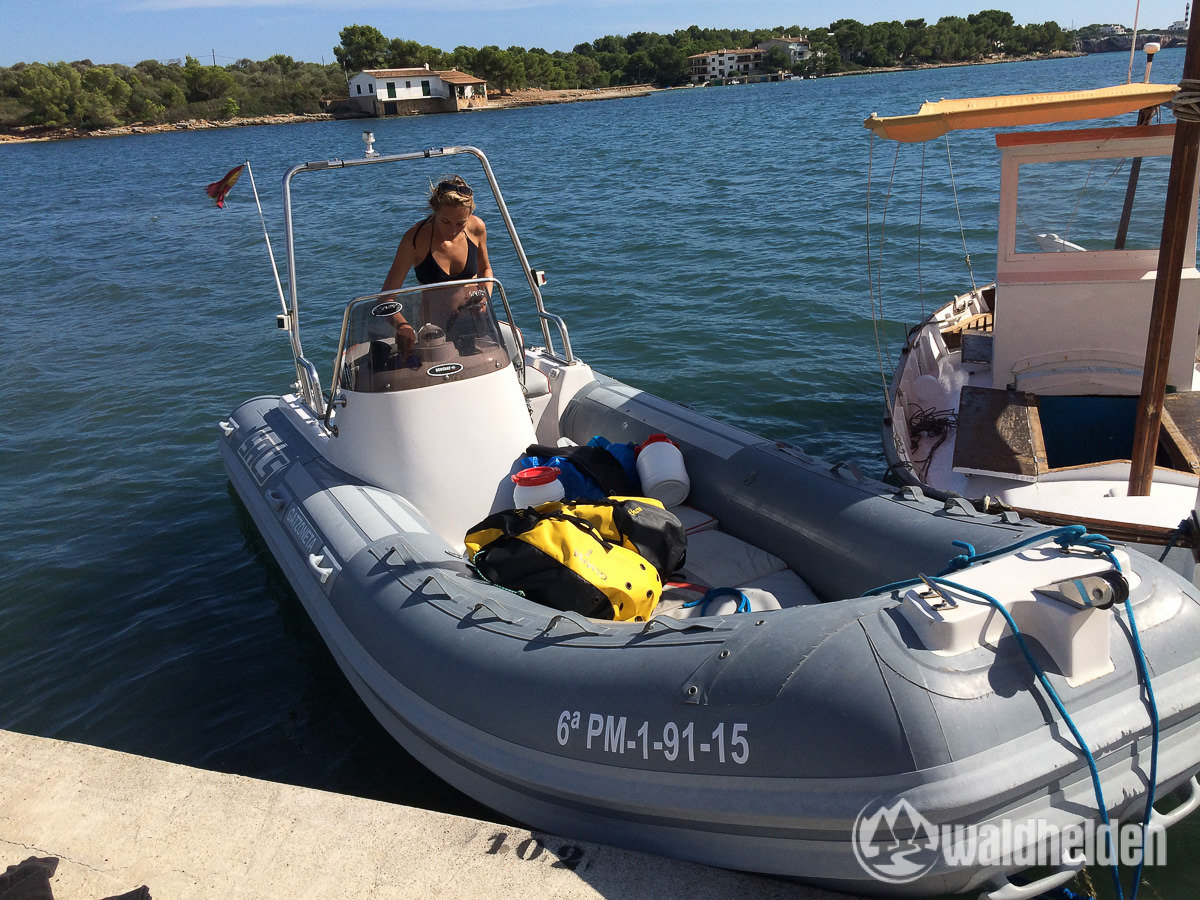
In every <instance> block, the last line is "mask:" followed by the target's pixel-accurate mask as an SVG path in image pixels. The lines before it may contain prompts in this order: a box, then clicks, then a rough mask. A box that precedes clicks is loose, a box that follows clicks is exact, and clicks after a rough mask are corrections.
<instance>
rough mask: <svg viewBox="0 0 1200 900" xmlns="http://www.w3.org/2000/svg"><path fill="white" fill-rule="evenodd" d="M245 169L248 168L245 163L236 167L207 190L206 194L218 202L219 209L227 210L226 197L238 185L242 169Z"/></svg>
mask: <svg viewBox="0 0 1200 900" xmlns="http://www.w3.org/2000/svg"><path fill="white" fill-rule="evenodd" d="M244 168H246V164H245V163H242V164H241V165H240V166H234V167H233V168H232V169H230V170H229V171H228V172H226V173H225V177H224V178H222V179H221V180H220V181H214V182H213V183H212V184H210V185H209V186H208V187H207V188H205V193H207V194H208V196H210V197H212V198H213V199H214V200H215V201H217V208H218V209H224V208H225V195H226V194H228V193H229V189H230V188H231V187H233V186H234V185H235V184H237V180H238V178H239V177H241V174H242V169H244Z"/></svg>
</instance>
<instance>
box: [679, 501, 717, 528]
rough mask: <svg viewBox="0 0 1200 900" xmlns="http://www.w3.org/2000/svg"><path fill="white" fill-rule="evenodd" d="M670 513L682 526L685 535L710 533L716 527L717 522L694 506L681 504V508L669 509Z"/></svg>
mask: <svg viewBox="0 0 1200 900" xmlns="http://www.w3.org/2000/svg"><path fill="white" fill-rule="evenodd" d="M671 512H673V513H675V515H676V516H677V517H678V518H679V521H680V523H682V525H683V530H684V531H685V532H687V534H689V535H692V534H696V533H697V532H699V531H711V530H712V529H715V528H716V527H717V520H716V519H715V518H714V517H713V516H710V515H709V514H708V513H706V512H704V511H702V510H699V509H696V508H695V507H694V506H688V505H687V504H683V505H681V506H673V507H671Z"/></svg>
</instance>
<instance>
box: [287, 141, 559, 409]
mask: <svg viewBox="0 0 1200 900" xmlns="http://www.w3.org/2000/svg"><path fill="white" fill-rule="evenodd" d="M458 154H468V155H471V156H474V157H475V158H476V159H477V160H478V161H479V163H480V165H481V166H482V167H483V173H484V176H485V177H486V178H487V182H488V186H489V187H490V188H491V191H492V196H493V198H494V199H495V201H496V208H497V210H498V211H499V213H500V218H501V219H502V220H503V221H504V226H505V228H506V230H507V231H508V235H509V239H510V240H511V241H512V245H513V249H514V251H516V254H517V259H518V260H519V262H520V263H521V269H522V271H523V273H524V275H525V280H526V281H527V282H528V283H529V289H530V291H531V293H532V294H533V300H534V304H535V305H536V307H537V313H538V323H539V325H540V327H541V330H542V338H543V340H544V341H545V344H546V349H547V351H548V352H549V353H550V354H551V355H552V356H555V357H556V358H560V359H562V360H563V361H564V362H566V363H568V364H570V363H573V362H574V361H575V357H574V354H573V353H572V351H571V342H570V338H569V337H568V334H567V326H566V323H565V322H563V320H562V319H561V318H559V317H558V316H555V315H553V314H552V313H548V312H546V307H545V302H544V300H543V299H542V292H541V285H540V283H539V280H540V273H538V272H536V271H535V270H534V269H533V268H532V267H531V266H530V264H529V258H528V257H527V256H526V255H525V248H524V247H523V246H522V244H521V239H520V237H519V236H518V234H517V229H516V226H515V225H514V224H513V220H512V216H511V215H510V214H509V211H508V206H507V204H506V203H505V202H504V196H503V194H502V193H501V192H500V186H499V184H498V183H497V182H496V176H495V173H494V172H493V171H492V166H491V163H489V162H488V159H487V157H486V156H485V155H484V154H483V151H481V150H479V149H478V148H476V147H469V146H464V147H441V148H431V149H429V150H422V151H418V152H416V153H399V154H392V155H388V156H382V155H381V156H374V157H364V158H362V159H330V160H317V161H313V162H307V163H302V164H300V165H295V166H292V167H291V168H290V169H288V170H287V172H285V173H284V176H283V226H284V238H285V247H286V255H287V271H288V304H289V305H288V309H287V330H288V334H289V337H290V339H291V344H292V354H293V356H294V357H295V358H296V361H297V362H296V365H297V368H298V369H301V368H302V364H301V361H302V360H303V361H304V363H303V365H304V366H305V367H307V368H311V363H308V361H307V360H304V350H303V347H302V345H301V342H300V317H299V306H300V303H299V289H298V284H297V282H298V279H297V275H296V241H295V233H294V231H293V224H292V179H293V178H294V177H295V176H296V175H299V174H300V173H307V172H321V171H325V170H328V169H348V168H354V167H357V166H375V165H382V164H385V163H395V162H403V161H411V160H421V159H433V158H436V157H441V156H455V155H458ZM455 283H457V282H447V283H446V284H455ZM495 283H496V284H499V282H495ZM501 292H502V297H503V288H501ZM395 293H396V292H395V291H388V292H381V293H380V294H371V295H366V296H367V297H375V298H378V297H382V296H385V295H387V296H390V295H393V294H395ZM356 299H365V298H356ZM351 302H354V301H351ZM504 304H505V312H506V314H507V315H508V321H509V322H510V323H511V324H512V325H513V327H514V328H515V326H516V323H515V322H514V321H513V318H512V313H511V310H509V309H508V303H507V299H505V300H504ZM550 323H553V324H554V325H555V326H556V329H557V331H558V334H559V337H560V339H561V340H562V345H563V355H562V356H561V357H558V356H557V354H555V352H554V342H553V340H552V339H551V330H550ZM343 327H344V324H343ZM339 358H340V349H339ZM314 373H315V370H314ZM335 377H336V374H335ZM306 382H307V383H306ZM300 389H301V393H302V399H304V400H305V401H306V402H307V403H308V404H309V405H310V406H311V407H312V408H313V409H314V410H316V411H317V412H318V414H319V415H324V416H325V417H326V418H328V416H327V414H326V410H325V408H324V398H323V397H322V396H321V392H320V381H319V379H315V378H312V377H311V376H309V375H308V373H307V370H305V373H304V374H303V375H302V376H301V378H300Z"/></svg>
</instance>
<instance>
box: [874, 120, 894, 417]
mask: <svg viewBox="0 0 1200 900" xmlns="http://www.w3.org/2000/svg"><path fill="white" fill-rule="evenodd" d="M896 153H897V155H898V154H899V144H897V145H896ZM874 167H875V134H874V133H873V132H872V134H871V143H870V149H869V152H868V157H867V293H868V296H869V298H870V303H871V321H872V322H873V324H874V327H875V359H876V361H877V362H878V364H879V386H880V389H881V390H882V391H883V403H884V408H885V409H886V408H887V404H888V400H889V398H888V379H887V373H886V368H885V362H884V358H885V356H889V355H890V353H889V352H888V350H887V338H886V336H885V335H882V334H881V332H882V329H883V288H882V265H879V264H877V263H876V262H875V261H874V259H873V257H872V254H871V186H872V184H873V183H874V182H873V180H872V176H873V172H874ZM895 177H896V162H895V160H894V159H893V161H892V176H891V179H889V182H888V193H887V198H888V200H890V199H891V185H892V181H893V180H894V179H895ZM887 208H888V204H887V201H886V200H885V202H884V205H883V222H882V223H881V225H880V231H879V243H880V248H879V253H878V254H876V255H877V256H879V258H880V260H882V254H883V234H884V227H885V226H886V224H887ZM876 294H878V302H877V301H876Z"/></svg>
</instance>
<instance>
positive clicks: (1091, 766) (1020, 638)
mask: <svg viewBox="0 0 1200 900" xmlns="http://www.w3.org/2000/svg"><path fill="white" fill-rule="evenodd" d="M930 581H932V582H933V583H934V584H940V585H943V586H945V587H948V588H953V589H954V590H956V591H962V592H963V593H966V594H973V595H974V596H976V597H979V598H980V599H981V600H986V601H987V602H988V603H990V604H991V605H992V606H993V607H995V609H996V611H997V612H998V613H1000V615H1001V616H1003V617H1004V621H1005V622H1006V623H1007V624H1008V627H1009V629H1010V630H1011V631H1012V635H1013V638H1014V639H1015V640H1016V642H1017V647H1019V648H1020V650H1021V654H1022V655H1023V656H1024V657H1025V661H1026V662H1027V663H1029V667H1030V668H1031V669H1033V674H1034V675H1035V676H1037V680H1038V681H1039V682H1041V685H1042V688H1043V690H1045V692H1046V695H1047V696H1048V697H1049V698H1050V700H1051V701H1052V702H1053V703H1054V707H1055V709H1057V710H1058V714H1059V715H1060V716H1062V720H1063V722H1064V723H1065V724H1066V726H1067V728H1068V729H1070V731H1071V734H1072V736H1074V738H1075V742H1076V743H1077V744H1078V745H1079V749H1080V750H1081V751H1082V752H1083V758H1084V760H1086V762H1087V765H1088V771H1089V772H1090V773H1091V776H1092V790H1093V791H1094V792H1095V794H1096V807H1097V809H1098V811H1099V813H1100V821H1101V822H1103V823H1104V841H1105V844H1106V845H1107V847H1108V853H1109V859H1112V860H1114V862H1113V865H1112V878H1113V887H1115V888H1116V891H1117V900H1122V898H1123V896H1124V895H1123V894H1122V892H1121V878H1120V875H1118V874H1117V865H1116V862H1115V860H1116V858H1117V857H1116V854H1115V853H1114V851H1113V846H1112V828H1111V827H1110V825H1109V820H1108V808H1107V805H1106V804H1105V802H1104V789H1103V788H1102V787H1101V786H1100V769H1099V767H1098V766H1097V765H1096V757H1095V756H1093V755H1092V751H1091V750H1089V749H1088V745H1087V741H1085V740H1084V739H1083V735H1082V734H1080V733H1079V729H1078V728H1077V727H1076V725H1075V720H1074V719H1072V718H1071V714H1070V713H1068V712H1067V707H1066V705H1065V704H1064V703H1063V702H1062V699H1061V698H1060V697H1059V696H1058V691H1056V690H1054V685H1052V684H1051V683H1050V679H1049V678H1047V677H1046V673H1045V672H1044V671H1043V670H1042V667H1041V666H1040V665H1038V662H1037V660H1036V659H1034V657H1033V652H1032V651H1031V650H1030V649H1029V645H1028V644H1026V643H1025V637H1024V635H1023V634H1022V633H1021V629H1019V628H1018V627H1017V623H1016V621H1015V620H1014V619H1013V617H1012V614H1011V613H1009V611H1008V610H1007V609H1005V608H1004V606H1003V605H1001V603H1000V601H999V600H997V599H996V598H995V597H993V596H992V595H991V594H988V593H986V592H984V591H980V590H976V589H975V588H972V587H967V586H966V585H965V584H958V583H957V582H954V581H950V580H948V579H946V578H942V577H941V576H939V575H935V576H934V577H933V578H931V579H930Z"/></svg>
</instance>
